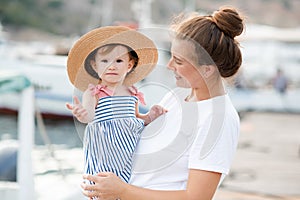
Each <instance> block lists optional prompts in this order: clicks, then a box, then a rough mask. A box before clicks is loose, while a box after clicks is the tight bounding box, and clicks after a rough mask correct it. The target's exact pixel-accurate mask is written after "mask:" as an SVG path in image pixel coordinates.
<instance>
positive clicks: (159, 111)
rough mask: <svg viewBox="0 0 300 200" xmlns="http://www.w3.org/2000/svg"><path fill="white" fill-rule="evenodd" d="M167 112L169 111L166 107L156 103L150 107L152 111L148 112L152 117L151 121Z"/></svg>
mask: <svg viewBox="0 0 300 200" xmlns="http://www.w3.org/2000/svg"><path fill="white" fill-rule="evenodd" d="M166 112H168V110H166V109H165V108H163V107H162V106H160V105H154V106H152V107H151V108H150V111H149V113H148V116H149V118H150V122H152V121H154V120H155V119H156V118H158V117H159V116H161V115H163V114H165V113H166Z"/></svg>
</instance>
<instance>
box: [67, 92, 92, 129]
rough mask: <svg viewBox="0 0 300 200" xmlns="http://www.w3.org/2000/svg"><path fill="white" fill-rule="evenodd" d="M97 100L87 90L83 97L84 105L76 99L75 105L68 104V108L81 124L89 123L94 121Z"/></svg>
mask: <svg viewBox="0 0 300 200" xmlns="http://www.w3.org/2000/svg"><path fill="white" fill-rule="evenodd" d="M95 105H96V98H95V96H94V95H92V92H91V91H90V90H89V89H87V90H86V91H85V92H84V93H83V96H82V103H81V102H80V101H79V99H78V97H76V96H75V97H74V104H73V105H72V104H70V103H67V104H66V106H67V108H68V109H69V110H71V111H72V114H73V115H74V116H75V117H76V118H77V119H78V121H80V122H81V123H89V122H91V121H92V120H93V119H94V115H95Z"/></svg>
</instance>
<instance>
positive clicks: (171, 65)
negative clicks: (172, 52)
mask: <svg viewBox="0 0 300 200" xmlns="http://www.w3.org/2000/svg"><path fill="white" fill-rule="evenodd" d="M167 68H168V69H169V70H174V67H173V62H172V58H170V60H169V62H168V63H167Z"/></svg>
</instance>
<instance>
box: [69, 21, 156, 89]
mask: <svg viewBox="0 0 300 200" xmlns="http://www.w3.org/2000/svg"><path fill="white" fill-rule="evenodd" d="M107 44H123V45H126V46H128V47H130V48H132V49H133V50H134V51H135V52H136V53H137V55H138V57H139V62H138V64H137V66H136V68H135V69H134V71H132V72H131V73H129V74H128V75H127V76H126V78H125V80H124V83H123V84H125V85H128V86H131V85H133V84H134V83H136V82H138V81H141V80H142V79H144V78H145V77H146V76H147V75H148V74H149V73H150V72H151V71H152V70H153V69H154V67H155V66H156V64H157V59H158V52H157V48H156V46H155V44H154V42H153V41H152V40H151V39H149V38H148V37H146V36H145V35H143V34H141V33H139V32H138V31H135V30H132V29H129V28H127V27H122V26H106V27H101V28H97V29H94V30H92V31H90V32H88V33H86V34H85V35H83V36H82V37H81V38H79V40H77V41H76V42H75V44H74V45H73V47H72V48H71V50H70V52H69V55H68V60H67V72H68V76H69V79H70V82H71V83H72V84H73V85H74V86H75V87H76V88H77V89H79V90H81V91H85V90H86V89H87V87H88V84H89V83H92V84H98V83H99V79H97V78H95V77H93V76H92V75H90V74H89V73H88V72H87V71H86V70H85V68H84V61H85V59H86V58H87V56H88V55H89V54H90V53H91V52H92V51H94V50H95V49H97V48H98V47H101V46H103V45H107Z"/></svg>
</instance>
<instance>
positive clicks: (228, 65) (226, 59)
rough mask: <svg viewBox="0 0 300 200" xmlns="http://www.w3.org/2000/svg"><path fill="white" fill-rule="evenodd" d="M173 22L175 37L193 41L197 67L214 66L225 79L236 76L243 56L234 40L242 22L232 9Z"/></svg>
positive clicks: (241, 29) (226, 8) (241, 27)
mask: <svg viewBox="0 0 300 200" xmlns="http://www.w3.org/2000/svg"><path fill="white" fill-rule="evenodd" d="M176 20H177V21H175V23H174V24H173V28H174V31H175V35H176V37H177V38H179V39H189V40H191V41H193V42H194V44H195V47H196V54H197V57H198V64H199V65H205V64H213V65H216V66H217V67H218V70H219V72H220V74H221V76H222V77H225V78H226V77H231V76H233V75H234V74H236V72H237V71H238V69H239V67H240V66H241V63H242V55H241V51H240V47H239V43H238V41H237V40H236V39H235V37H236V36H238V35H240V34H241V33H242V32H243V29H244V23H243V18H242V17H241V16H240V14H239V13H238V11H237V10H236V9H235V8H232V7H221V8H220V9H219V10H217V11H215V12H214V13H213V14H212V15H207V16H200V15H199V14H198V15H193V16H190V17H188V18H184V17H181V20H180V21H179V23H178V19H176ZM203 50H205V52H204V51H203ZM207 56H209V57H210V58H209V59H208V58H207Z"/></svg>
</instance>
